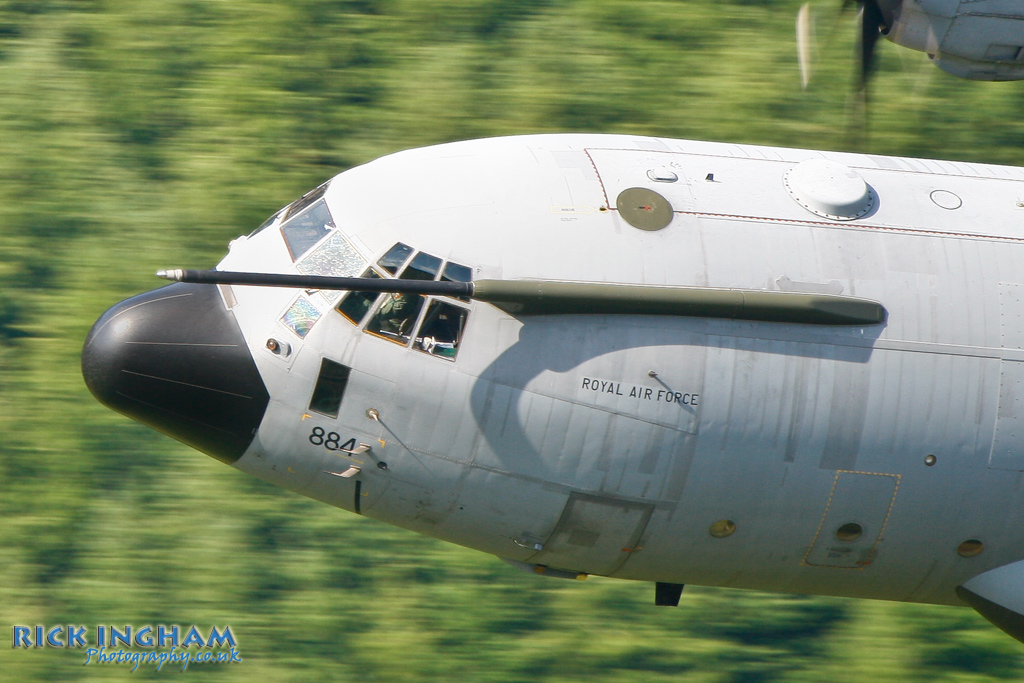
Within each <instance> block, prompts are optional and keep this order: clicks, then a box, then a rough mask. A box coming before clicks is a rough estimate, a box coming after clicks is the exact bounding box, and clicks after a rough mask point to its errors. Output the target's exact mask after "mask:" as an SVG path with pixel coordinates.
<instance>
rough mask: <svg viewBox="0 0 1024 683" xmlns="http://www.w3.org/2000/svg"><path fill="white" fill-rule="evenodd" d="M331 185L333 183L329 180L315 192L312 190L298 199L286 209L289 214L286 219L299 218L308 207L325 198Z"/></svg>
mask: <svg viewBox="0 0 1024 683" xmlns="http://www.w3.org/2000/svg"><path fill="white" fill-rule="evenodd" d="M330 184H331V181H329V180H328V181H327V182H326V183H324V184H323V185H321V186H320V187H318V188H316V189H315V190H310V191H309V192H307V193H306V194H304V195H302V196H301V197H299V198H298V199H296V200H295V201H294V202H292V203H291V204H289V205H288V206H286V207H284V210H285V211H286V212H287V213H286V214H285V218H291V217H292V216H297V215H298V214H300V213H301V212H302V211H303V209H305V208H306V207H307V206H309V205H311V204H313V203H314V202H315V201H316V200H318V199H320V198H321V197H323V196H324V194H325V193H326V192H327V186H328V185H330Z"/></svg>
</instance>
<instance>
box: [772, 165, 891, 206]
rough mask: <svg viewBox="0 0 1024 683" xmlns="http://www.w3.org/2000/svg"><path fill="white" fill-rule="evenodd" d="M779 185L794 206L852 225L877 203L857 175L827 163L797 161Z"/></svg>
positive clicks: (866, 185)
mask: <svg viewBox="0 0 1024 683" xmlns="http://www.w3.org/2000/svg"><path fill="white" fill-rule="evenodd" d="M783 182H784V183H785V184H786V189H787V190H788V191H789V194H790V196H792V197H793V199H794V200H795V201H796V202H797V204H799V205H800V206H802V207H804V208H805V209H807V210H808V211H810V212H811V213H813V214H816V215H818V216H821V217H823V218H831V219H833V220H837V221H852V220H854V219H856V218H861V217H863V216H866V215H868V214H869V213H871V210H872V209H874V208H875V205H876V204H877V203H878V199H877V197H876V196H875V193H874V192H873V191H872V190H871V188H870V187H868V184H867V183H865V182H864V179H863V178H861V177H860V174H859V173H857V172H856V171H854V170H853V169H852V168H850V167H849V166H844V165H843V164H840V163H838V162H836V161H831V160H829V159H806V160H804V161H801V162H800V163H799V164H797V165H796V166H794V167H793V168H791V169H789V170H788V171H786V174H785V176H783Z"/></svg>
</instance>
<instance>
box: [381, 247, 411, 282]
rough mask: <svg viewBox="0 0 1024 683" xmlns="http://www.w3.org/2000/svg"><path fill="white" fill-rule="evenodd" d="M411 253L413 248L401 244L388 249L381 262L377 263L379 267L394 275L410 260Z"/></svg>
mask: <svg viewBox="0 0 1024 683" xmlns="http://www.w3.org/2000/svg"><path fill="white" fill-rule="evenodd" d="M411 253H412V247H410V246H409V245H407V244H402V243H401V242H399V243H398V244H396V245H395V246H393V247H391V248H390V249H388V253H386V254H384V255H383V256H381V257H380V260H379V261H377V265H378V266H380V267H381V268H383V269H384V270H386V271H388V272H389V273H391V274H392V275H394V274H395V273H397V272H398V269H399V268H401V267H402V264H403V263H405V260H406V259H407V258H409V254H411Z"/></svg>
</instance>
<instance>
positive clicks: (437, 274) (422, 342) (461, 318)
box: [337, 242, 473, 360]
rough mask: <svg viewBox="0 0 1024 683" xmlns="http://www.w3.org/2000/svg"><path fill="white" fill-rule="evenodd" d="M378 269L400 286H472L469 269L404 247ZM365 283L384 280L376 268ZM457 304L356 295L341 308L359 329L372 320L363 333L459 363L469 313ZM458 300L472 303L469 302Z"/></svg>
mask: <svg viewBox="0 0 1024 683" xmlns="http://www.w3.org/2000/svg"><path fill="white" fill-rule="evenodd" d="M410 257H412V258H410ZM377 266H379V267H380V268H381V270H384V271H387V272H388V273H389V274H390V275H391V276H396V275H397V276H398V279H400V280H427V281H433V280H444V281H447V282H472V281H473V271H472V270H471V269H470V268H467V267H466V266H463V265H459V264H458V263H450V262H449V263H445V262H444V261H443V260H442V259H440V258H438V257H436V256H432V255H430V254H427V253H424V252H422V251H421V252H416V251H415V250H414V249H413V248H412V247H410V246H408V245H406V244H402V243H401V242H399V243H398V244H396V245H394V246H393V247H391V248H390V249H388V251H387V253H386V254H384V256H382V257H381V258H380V260H378V261H377ZM403 266H404V268H403ZM363 277H369V278H378V279H379V278H381V277H382V276H381V275H380V273H379V271H377V270H374V268H368V269H367V270H366V272H364V273H363ZM383 277H387V276H383ZM452 298H454V297H438V296H437V295H430V296H425V295H419V294H402V293H397V292H396V293H391V294H376V293H372V292H356V291H353V292H349V293H348V294H347V295H345V297H344V298H343V299H342V300H341V301H340V302H339V303H338V305H337V310H338V312H339V313H341V314H342V315H343V316H345V318H347V319H348V320H349V321H351V322H352V323H354V324H356V325H359V324H361V323H363V322H364V321H367V318H369V320H368V321H367V322H366V326H365V327H364V328H363V329H364V330H365V331H366V332H368V333H369V334H372V335H374V336H377V337H382V338H384V339H387V340H389V341H393V342H395V343H396V344H403V345H405V346H409V345H410V342H411V345H412V346H413V348H415V349H416V350H418V351H420V352H422V353H427V354H430V355H431V356H435V357H437V358H444V359H446V360H455V356H456V355H457V354H458V352H459V345H460V344H461V343H462V333H463V330H465V328H466V321H467V320H468V318H469V311H470V309H469V308H468V307H467V306H464V305H461V304H458V303H455V302H453V301H451V300H450V299H452ZM459 298H460V299H462V300H464V301H468V298H465V297H459ZM375 307H376V308H375ZM424 308H425V309H426V311H425V312H424ZM370 311H373V313H372V314H371V313H370ZM421 314H422V315H421Z"/></svg>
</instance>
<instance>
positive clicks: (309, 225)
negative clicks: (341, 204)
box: [281, 199, 334, 261]
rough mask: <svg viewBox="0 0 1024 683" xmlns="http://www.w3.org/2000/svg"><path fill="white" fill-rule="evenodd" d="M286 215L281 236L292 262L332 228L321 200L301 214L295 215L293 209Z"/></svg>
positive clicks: (329, 215)
mask: <svg viewBox="0 0 1024 683" xmlns="http://www.w3.org/2000/svg"><path fill="white" fill-rule="evenodd" d="M300 201H301V200H300ZM287 215H288V218H287V219H286V220H285V222H284V224H283V225H282V226H281V234H283V235H284V241H285V242H286V243H287V244H288V252H289V253H290V254H291V256H292V261H297V260H298V259H299V258H301V257H302V255H303V254H305V253H306V252H307V251H309V250H310V249H311V248H312V247H313V245H314V244H316V243H317V242H319V241H320V240H321V239H323V238H324V236H325V235H327V233H329V232H330V231H331V230H332V229H333V228H334V219H333V218H331V212H330V211H329V210H328V209H327V202H325V201H323V200H322V199H321V200H319V201H317V202H315V203H314V204H312V205H311V206H309V208H307V209H306V210H304V211H302V213H298V214H295V213H294V209H289V210H288V214H287Z"/></svg>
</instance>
